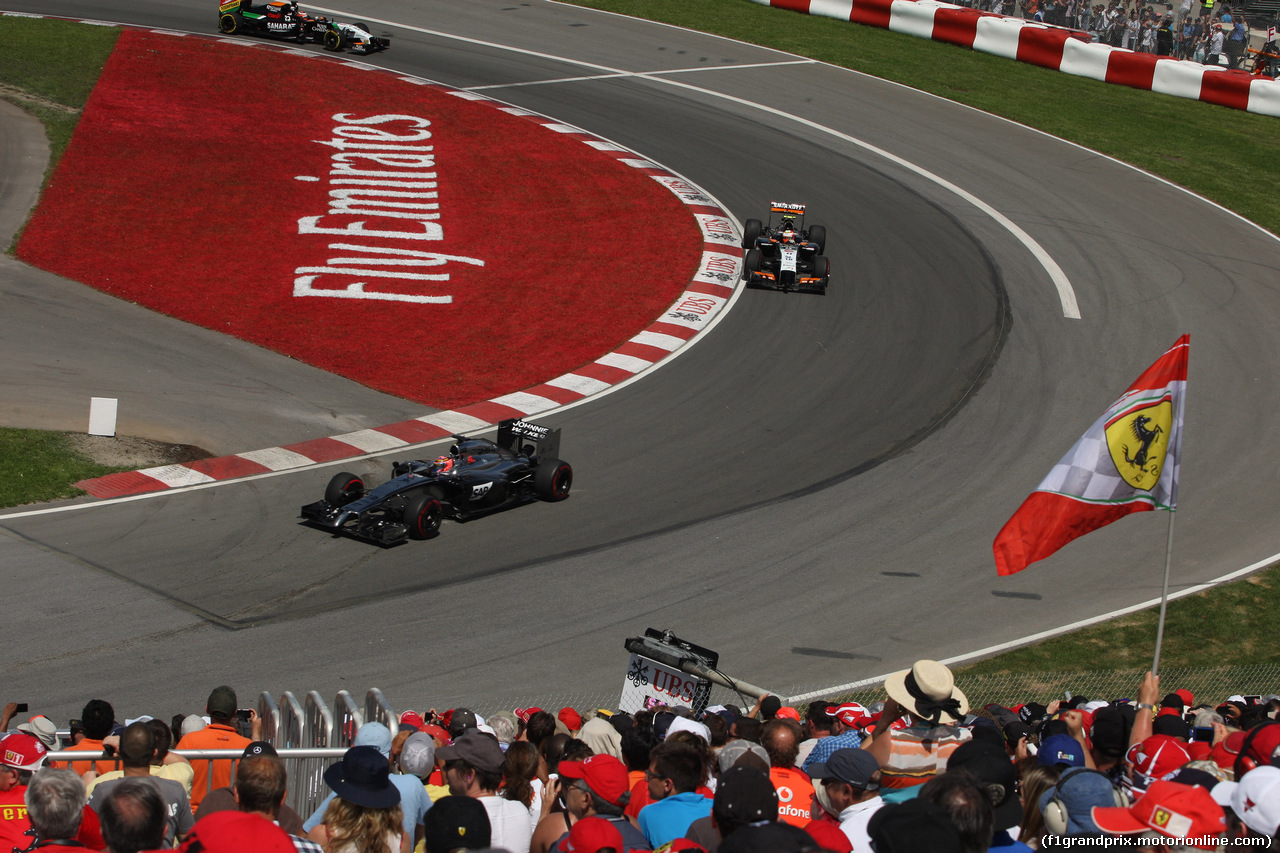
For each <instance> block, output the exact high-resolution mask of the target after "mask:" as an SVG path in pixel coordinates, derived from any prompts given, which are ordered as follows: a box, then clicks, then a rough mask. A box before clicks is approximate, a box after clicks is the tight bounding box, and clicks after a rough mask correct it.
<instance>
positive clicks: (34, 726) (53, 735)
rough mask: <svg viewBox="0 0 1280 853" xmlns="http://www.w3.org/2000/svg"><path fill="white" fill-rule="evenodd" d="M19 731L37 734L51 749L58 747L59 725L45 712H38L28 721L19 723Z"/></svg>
mask: <svg viewBox="0 0 1280 853" xmlns="http://www.w3.org/2000/svg"><path fill="white" fill-rule="evenodd" d="M18 731H20V732H26V733H27V734H29V735H35V736H36V737H38V738H40V742H41V743H43V744H44V745H45V746H46V747H47V748H48V749H50V750H55V749H57V748H58V727H57V726H56V725H55V724H54V722H53V720H51V719H49V718H48V717H46V716H45V715H44V714H36V715H35V716H34V717H32V718H31V719H30V720H28V721H27V722H25V723H18Z"/></svg>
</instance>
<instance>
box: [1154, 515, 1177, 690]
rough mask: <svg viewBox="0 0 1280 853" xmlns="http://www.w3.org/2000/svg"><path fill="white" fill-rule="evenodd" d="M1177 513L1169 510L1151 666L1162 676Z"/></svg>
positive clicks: (1155, 672) (1156, 673) (1155, 673)
mask: <svg viewBox="0 0 1280 853" xmlns="http://www.w3.org/2000/svg"><path fill="white" fill-rule="evenodd" d="M1176 514H1177V513H1176V512H1175V511H1174V510H1173V509H1172V508H1170V510H1169V538H1168V540H1167V541H1166V542H1165V546H1164V590H1163V591H1162V592H1161V593H1160V620H1159V621H1158V622H1157V623H1156V658H1155V661H1154V662H1153V663H1152V664H1151V674H1152V675H1159V674H1160V646H1161V645H1162V644H1163V643H1164V613H1165V610H1166V609H1167V608H1168V606H1169V565H1170V563H1171V562H1172V558H1173V517H1174V516H1175V515H1176Z"/></svg>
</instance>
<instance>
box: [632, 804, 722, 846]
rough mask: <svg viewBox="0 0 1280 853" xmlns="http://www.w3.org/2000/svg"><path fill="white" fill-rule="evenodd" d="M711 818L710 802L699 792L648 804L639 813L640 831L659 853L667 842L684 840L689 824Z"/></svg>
mask: <svg viewBox="0 0 1280 853" xmlns="http://www.w3.org/2000/svg"><path fill="white" fill-rule="evenodd" d="M709 814H711V800H709V799H707V798H706V797H704V796H702V795H701V794H699V793H698V792H697V791H686V792H685V793H683V794H672V795H671V796H670V797H667V798H666V799H664V800H658V801H657V802H653V803H649V805H647V806H645V807H644V808H642V809H641V810H640V831H641V832H643V833H644V837H645V840H646V841H648V842H649V847H650V849H654V850H656V849H657V848H659V847H661V846H662V845H663V844H666V843H667V842H668V841H674V840H675V839H677V838H683V837H684V834H685V833H686V832H688V831H689V824H691V823H693V822H694V821H695V820H697V819H698V818H701V817H706V816H707V815H709Z"/></svg>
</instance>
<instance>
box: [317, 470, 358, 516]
mask: <svg viewBox="0 0 1280 853" xmlns="http://www.w3.org/2000/svg"><path fill="white" fill-rule="evenodd" d="M362 497H364V480H361V479H360V477H359V476H357V475H356V474H352V473H349V472H347V471H343V472H342V473H341V474H334V475H333V479H331V480H330V481H329V485H328V486H326V487H325V490H324V499H325V502H326V503H328V504H330V505H332V506H337V507H343V506H346V505H347V504H349V503H351V502H352V501H354V500H357V499H359V498H362Z"/></svg>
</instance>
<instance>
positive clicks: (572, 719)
mask: <svg viewBox="0 0 1280 853" xmlns="http://www.w3.org/2000/svg"><path fill="white" fill-rule="evenodd" d="M556 719H558V720H559V721H560V722H562V723H564V727H565V731H566V733H567V734H571V735H574V736H575V737H576V736H577V734H578V732H579V731H580V730H581V729H582V715H581V714H579V713H578V712H577V711H575V710H573V709H572V708H568V707H566V708H561V709H560V713H558V714H556Z"/></svg>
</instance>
